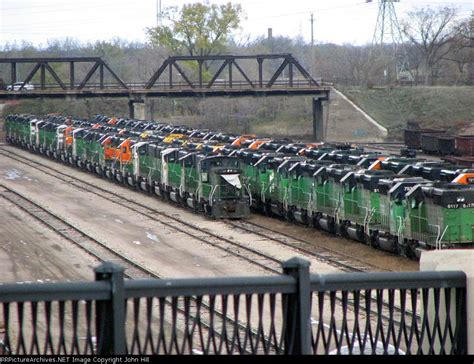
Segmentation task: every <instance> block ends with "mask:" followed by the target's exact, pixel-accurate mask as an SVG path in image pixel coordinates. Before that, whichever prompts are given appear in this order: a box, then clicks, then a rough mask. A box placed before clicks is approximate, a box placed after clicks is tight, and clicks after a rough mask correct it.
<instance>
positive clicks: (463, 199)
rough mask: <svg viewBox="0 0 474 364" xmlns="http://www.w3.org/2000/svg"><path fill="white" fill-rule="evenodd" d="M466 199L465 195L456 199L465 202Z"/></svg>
mask: <svg viewBox="0 0 474 364" xmlns="http://www.w3.org/2000/svg"><path fill="white" fill-rule="evenodd" d="M465 200H466V199H465V198H464V197H458V198H457V199H456V201H457V202H464V201H465Z"/></svg>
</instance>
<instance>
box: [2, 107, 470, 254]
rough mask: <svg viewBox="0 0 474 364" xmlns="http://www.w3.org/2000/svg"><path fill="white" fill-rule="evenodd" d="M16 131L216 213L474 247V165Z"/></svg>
mask: <svg viewBox="0 0 474 364" xmlns="http://www.w3.org/2000/svg"><path fill="white" fill-rule="evenodd" d="M6 126H7V140H8V141H9V142H10V143H13V144H17V145H21V146H23V147H25V148H28V149H30V150H32V151H34V152H37V153H41V154H45V155H47V156H49V157H51V158H55V159H58V160H60V161H63V162H64V163H68V164H72V165H74V166H76V167H79V168H83V169H86V170H88V171H90V172H93V173H96V174H99V175H101V176H103V177H105V178H108V179H110V180H113V181H115V182H117V183H122V184H126V185H129V186H131V187H133V188H136V189H139V190H143V191H146V192H148V193H150V194H154V195H159V196H161V197H163V198H166V199H169V200H172V201H175V202H177V203H180V204H182V205H185V206H188V207H190V208H192V209H196V210H199V211H201V212H203V213H205V214H207V215H210V216H213V217H217V218H221V217H223V218H243V217H246V216H247V215H248V214H249V210H250V207H251V208H252V209H253V210H255V211H259V212H262V213H264V214H267V215H270V216H277V217H280V218H285V219H287V220H290V221H295V222H298V223H301V224H305V225H309V226H312V227H315V228H318V229H321V230H325V231H328V232H330V233H334V234H338V235H341V236H344V237H347V238H351V239H354V240H357V241H360V242H362V243H365V244H368V245H370V246H372V247H375V248H379V249H382V250H386V251H390V252H393V253H396V254H401V255H404V256H408V257H412V258H416V257H419V255H420V253H421V251H423V250H429V249H446V248H452V247H472V246H473V245H474V236H473V235H474V230H473V226H474V170H469V169H460V168H459V166H456V165H454V164H451V163H448V162H439V161H433V160H426V159H422V158H408V157H401V156H395V155H388V154H383V153H368V152H365V151H364V150H363V149H362V148H354V147H352V146H350V145H343V144H324V143H314V144H306V143H295V142H293V141H291V140H272V139H269V138H258V137H256V136H255V135H230V134H222V133H215V132H211V131H208V130H196V129H192V128H189V127H176V126H172V125H169V124H162V123H157V122H145V121H137V120H129V119H116V118H110V117H105V116H96V117H94V118H93V119H91V120H76V119H72V118H64V117H60V116H47V117H43V118H37V117H35V116H26V115H9V116H8V117H7V118H6Z"/></svg>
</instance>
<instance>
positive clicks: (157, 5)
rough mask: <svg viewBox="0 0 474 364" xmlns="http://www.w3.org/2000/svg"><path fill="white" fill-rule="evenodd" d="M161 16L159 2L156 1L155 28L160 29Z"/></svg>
mask: <svg viewBox="0 0 474 364" xmlns="http://www.w3.org/2000/svg"><path fill="white" fill-rule="evenodd" d="M162 19H163V17H162V14H161V0H156V26H157V27H161V26H162V25H163V24H162Z"/></svg>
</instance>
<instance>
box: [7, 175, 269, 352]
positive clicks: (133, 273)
mask: <svg viewBox="0 0 474 364" xmlns="http://www.w3.org/2000/svg"><path fill="white" fill-rule="evenodd" d="M0 198H4V199H5V200H7V201H9V202H10V203H12V204H13V205H15V206H16V207H18V208H20V209H21V210H23V211H24V212H26V213H27V214H28V215H30V216H32V217H33V218H35V219H36V220H38V221H40V222H41V223H43V224H44V225H46V226H47V227H48V228H49V229H51V230H52V231H54V232H55V233H57V234H58V235H60V236H61V237H63V238H64V239H66V240H68V241H69V242H71V243H73V244H74V245H75V246H77V247H79V248H80V249H81V250H83V251H84V252H86V253H87V254H88V255H90V256H92V257H93V258H95V259H97V260H99V261H101V262H106V261H108V262H113V263H116V264H119V265H120V266H122V267H123V268H125V271H124V276H125V277H126V278H129V279H146V278H153V279H163V277H162V276H160V275H159V274H158V273H156V272H154V271H152V270H150V269H149V268H147V267H146V266H144V265H142V264H139V263H137V262H135V261H133V260H132V259H131V258H129V257H127V256H126V255H125V254H124V253H123V252H120V251H118V250H116V249H113V248H111V247H109V246H107V244H105V243H104V242H101V241H100V240H97V239H95V238H93V237H92V236H90V235H88V234H86V233H85V232H83V231H82V230H80V229H79V228H78V227H76V226H74V225H73V224H71V223H70V222H68V221H66V220H64V219H63V218H61V217H59V216H58V215H56V214H54V213H53V212H52V211H50V210H49V209H47V208H45V207H43V206H41V205H39V204H38V203H36V202H34V201H32V200H30V199H29V198H28V197H26V196H24V195H23V194H21V193H19V192H18V191H15V190H13V189H11V188H9V187H7V186H6V185H4V184H2V183H0ZM191 301H192V302H194V303H196V299H194V298H191ZM166 303H167V304H168V305H170V306H171V305H172V304H173V303H172V300H171V299H168V300H166ZM199 305H200V306H202V307H204V308H206V309H207V310H205V311H204V312H200V314H199V318H198V321H199V324H198V326H199V327H200V326H203V327H204V328H205V329H206V330H212V332H213V334H214V335H217V336H221V335H220V334H219V332H221V331H220V329H221V327H220V324H219V323H216V320H215V318H213V319H212V322H213V324H212V326H211V324H210V322H211V319H210V317H209V313H207V312H211V311H212V312H213V314H214V316H215V317H217V318H218V319H220V320H221V322H222V323H221V325H224V321H225V323H226V324H227V325H229V324H231V325H236V326H237V327H238V329H239V330H240V332H241V333H240V336H242V337H241V340H244V336H248V335H249V334H250V335H252V336H253V337H254V338H255V337H259V336H261V334H259V333H258V332H257V331H256V330H253V329H252V330H249V327H248V325H245V324H242V323H239V322H235V321H233V320H232V319H230V318H228V317H227V316H226V315H224V314H223V313H222V312H220V311H219V310H218V309H216V307H215V306H213V307H212V308H211V306H210V305H209V304H208V303H207V302H205V301H204V300H202V301H201V302H200V303H199ZM177 309H178V312H180V313H181V314H185V313H186V314H187V315H188V317H191V318H193V319H196V317H193V316H192V315H189V313H188V311H189V308H188V309H186V308H185V307H184V306H183V304H180V305H178V307H177ZM183 325H184V324H183ZM264 340H266V341H267V344H268V340H267V339H264ZM246 351H247V352H248V353H251V351H249V350H248V349H246Z"/></svg>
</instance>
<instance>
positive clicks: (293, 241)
mask: <svg viewBox="0 0 474 364" xmlns="http://www.w3.org/2000/svg"><path fill="white" fill-rule="evenodd" d="M226 223H227V224H229V225H231V226H233V227H234V228H236V229H241V230H244V231H247V232H252V233H253V234H256V235H259V236H262V237H264V238H267V239H271V240H272V241H275V242H276V243H278V244H281V245H284V246H287V247H291V248H293V249H295V250H297V251H299V252H301V253H303V254H305V255H306V256H311V257H314V258H315V259H318V260H320V261H322V262H325V263H327V264H329V265H331V266H334V267H337V268H339V269H340V270H342V271H344V272H371V271H374V270H375V269H377V270H378V271H387V272H388V271H392V270H390V269H388V268H385V267H380V266H376V265H374V264H369V263H367V262H363V261H361V260H359V259H356V258H354V257H350V256H348V255H346V254H343V253H340V252H336V251H334V250H332V249H328V248H325V247H324V248H323V247H320V246H317V245H315V244H314V243H313V242H311V241H308V240H304V239H301V238H297V237H295V236H291V235H289V234H285V233H283V232H281V231H278V230H275V229H270V228H268V227H266V226H262V225H259V224H256V223H254V222H252V221H243V220H242V221H226Z"/></svg>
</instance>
